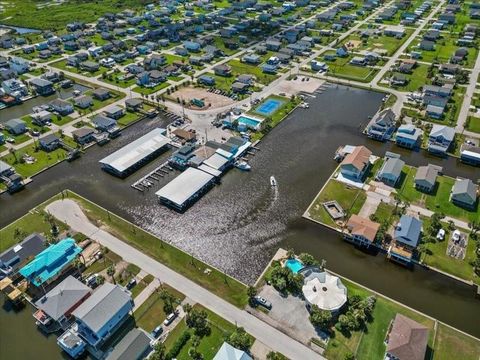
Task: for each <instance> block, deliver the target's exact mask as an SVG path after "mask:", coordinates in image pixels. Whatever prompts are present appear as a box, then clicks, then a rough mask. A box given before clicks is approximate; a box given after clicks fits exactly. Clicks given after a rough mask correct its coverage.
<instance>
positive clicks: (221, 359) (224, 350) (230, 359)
mask: <svg viewBox="0 0 480 360" xmlns="http://www.w3.org/2000/svg"><path fill="white" fill-rule="evenodd" d="M213 360H253V359H252V357H251V356H250V355H248V354H247V353H246V352H245V351H242V350H239V349H236V348H234V347H233V346H232V345H230V344H229V343H227V342H224V343H223V344H222V346H221V347H220V349H218V351H217V353H216V354H215V357H214V358H213Z"/></svg>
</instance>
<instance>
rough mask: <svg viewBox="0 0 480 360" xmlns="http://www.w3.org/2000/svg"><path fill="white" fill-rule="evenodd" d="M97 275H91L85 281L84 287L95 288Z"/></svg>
mask: <svg viewBox="0 0 480 360" xmlns="http://www.w3.org/2000/svg"><path fill="white" fill-rule="evenodd" d="M97 278H98V274H92V275H90V276H89V277H87V278H86V279H85V285H87V286H90V287H95V286H96V285H97Z"/></svg>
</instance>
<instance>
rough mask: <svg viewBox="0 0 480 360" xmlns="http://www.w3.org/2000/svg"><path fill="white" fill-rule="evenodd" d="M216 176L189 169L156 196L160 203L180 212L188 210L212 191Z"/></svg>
mask: <svg viewBox="0 0 480 360" xmlns="http://www.w3.org/2000/svg"><path fill="white" fill-rule="evenodd" d="M214 182H215V176H213V175H211V174H209V173H207V172H205V171H202V170H198V169H195V168H188V169H187V170H185V171H184V172H183V173H181V174H180V175H178V176H177V177H176V178H175V179H173V180H172V181H170V182H169V183H168V184H167V185H165V186H164V187H163V188H161V189H160V190H159V191H157V192H156V193H155V194H156V195H157V196H158V198H159V199H160V201H161V202H162V203H164V204H165V205H167V206H170V207H172V208H174V209H175V210H178V211H184V210H186V209H187V208H188V207H189V206H190V205H191V204H193V203H194V202H195V201H196V200H198V198H199V197H200V196H201V195H203V194H204V193H205V192H207V191H208V190H210V188H211V187H212V186H213V184H214Z"/></svg>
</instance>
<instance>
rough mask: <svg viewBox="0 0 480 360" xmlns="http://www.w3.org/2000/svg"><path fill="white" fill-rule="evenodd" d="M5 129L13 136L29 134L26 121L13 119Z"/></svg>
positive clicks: (6, 124) (7, 123)
mask: <svg viewBox="0 0 480 360" xmlns="http://www.w3.org/2000/svg"><path fill="white" fill-rule="evenodd" d="M5 129H6V130H7V131H8V132H9V133H10V134H12V135H20V134H23V133H26V132H27V127H26V124H25V121H23V120H20V119H12V120H9V121H7V122H6V123H5Z"/></svg>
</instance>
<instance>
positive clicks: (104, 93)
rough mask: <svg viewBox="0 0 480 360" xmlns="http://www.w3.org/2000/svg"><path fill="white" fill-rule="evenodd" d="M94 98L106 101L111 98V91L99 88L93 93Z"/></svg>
mask: <svg viewBox="0 0 480 360" xmlns="http://www.w3.org/2000/svg"><path fill="white" fill-rule="evenodd" d="M92 96H93V98H94V99H97V100H100V101H105V100H107V99H109V98H110V96H111V95H110V91H109V90H107V89H104V88H97V89H95V90H93V91H92Z"/></svg>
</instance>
